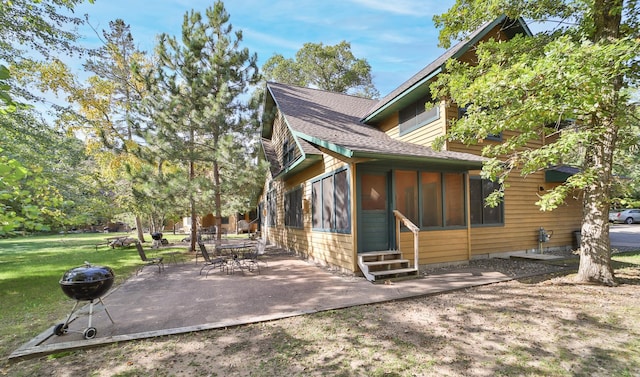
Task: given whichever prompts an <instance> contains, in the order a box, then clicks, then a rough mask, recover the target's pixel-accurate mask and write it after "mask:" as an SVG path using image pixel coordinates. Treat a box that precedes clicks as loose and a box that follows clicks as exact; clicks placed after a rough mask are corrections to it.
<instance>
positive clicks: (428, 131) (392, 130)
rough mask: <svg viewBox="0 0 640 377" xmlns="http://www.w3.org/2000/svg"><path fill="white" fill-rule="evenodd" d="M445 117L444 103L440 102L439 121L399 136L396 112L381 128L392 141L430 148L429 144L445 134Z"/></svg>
mask: <svg viewBox="0 0 640 377" xmlns="http://www.w3.org/2000/svg"><path fill="white" fill-rule="evenodd" d="M445 115H446V113H445V104H444V102H442V103H441V104H440V118H439V119H437V120H434V121H433V122H431V123H427V124H425V125H424V126H422V127H420V128H417V129H415V130H413V131H411V132H409V133H407V134H405V135H402V136H400V129H399V126H398V113H397V112H396V113H395V114H394V115H393V116H391V117H389V118H388V119H386V120H385V121H384V122H382V126H381V127H382V129H383V130H384V131H385V132H386V134H387V135H389V136H390V137H392V138H394V139H398V140H400V141H405V142H408V143H413V144H419V145H424V146H427V147H430V146H431V143H433V141H434V140H435V139H436V138H437V137H439V136H443V135H444V133H445V130H446V124H447V122H446V117H445ZM392 123H393V125H392Z"/></svg>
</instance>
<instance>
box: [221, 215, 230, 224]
mask: <svg viewBox="0 0 640 377" xmlns="http://www.w3.org/2000/svg"><path fill="white" fill-rule="evenodd" d="M220 223H221V224H227V225H228V224H229V216H222V217H221V218H220Z"/></svg>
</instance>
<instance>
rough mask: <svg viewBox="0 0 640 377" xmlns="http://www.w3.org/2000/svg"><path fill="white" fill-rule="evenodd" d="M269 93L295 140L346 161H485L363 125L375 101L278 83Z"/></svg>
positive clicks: (270, 88)
mask: <svg viewBox="0 0 640 377" xmlns="http://www.w3.org/2000/svg"><path fill="white" fill-rule="evenodd" d="M267 90H268V93H269V95H270V96H271V97H272V100H271V101H272V103H273V104H274V105H275V106H277V108H278V109H279V110H280V112H281V113H282V115H283V117H284V119H285V123H286V124H287V127H289V129H290V131H291V134H292V135H293V136H294V137H296V138H298V139H299V140H304V141H306V142H308V143H310V144H311V145H314V146H320V147H323V148H326V149H328V150H331V151H333V152H336V153H338V154H341V155H343V156H345V157H347V158H351V157H366V158H381V157H384V158H387V159H388V158H392V159H393V158H397V159H415V160H425V159H429V160H440V161H441V162H444V161H445V160H446V161H449V162H450V163H461V162H464V163H465V164H467V165H469V164H471V165H474V166H475V165H479V164H480V163H481V161H484V158H482V157H480V156H476V155H473V154H467V153H457V152H448V151H443V152H436V151H434V150H433V149H431V148H429V147H426V146H422V145H417V144H413V143H408V142H403V141H399V140H396V139H393V138H391V137H390V136H389V135H387V134H386V133H384V132H383V131H381V130H379V129H378V128H376V127H373V126H370V125H367V124H364V123H362V122H360V119H361V118H362V117H363V116H364V114H366V112H367V110H368V109H369V108H370V107H371V106H372V104H373V103H375V101H374V100H370V99H366V98H360V97H354V96H349V95H345V94H341V93H332V92H327V91H323V90H318V89H310V88H302V87H297V86H292V85H285V84H278V83H268V84H267ZM263 134H264V132H263Z"/></svg>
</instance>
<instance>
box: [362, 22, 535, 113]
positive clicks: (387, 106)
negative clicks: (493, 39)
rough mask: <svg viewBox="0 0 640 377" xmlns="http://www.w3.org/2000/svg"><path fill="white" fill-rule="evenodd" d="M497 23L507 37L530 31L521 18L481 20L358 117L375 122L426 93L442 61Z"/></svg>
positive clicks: (462, 51) (459, 53) (463, 50)
mask: <svg viewBox="0 0 640 377" xmlns="http://www.w3.org/2000/svg"><path fill="white" fill-rule="evenodd" d="M497 26H500V30H501V31H503V32H504V33H505V35H506V36H507V38H509V39H511V38H513V36H514V35H516V34H523V33H524V34H526V35H532V34H531V31H530V30H529V28H528V27H527V25H526V24H525V22H524V20H522V19H518V20H515V21H513V20H511V19H509V18H507V17H506V16H502V17H500V18H498V19H496V20H494V21H492V22H486V23H484V24H483V25H482V26H480V27H479V28H478V29H477V30H476V31H474V32H473V33H471V34H469V36H467V38H466V39H465V40H463V41H461V42H459V43H458V44H456V45H455V46H453V47H451V48H450V49H449V50H447V51H445V53H444V54H442V55H441V56H440V57H438V58H437V59H436V60H434V61H433V62H431V63H430V64H429V65H427V66H426V67H424V68H423V69H422V70H420V72H418V73H416V74H415V75H413V76H412V77H411V78H409V80H407V81H405V82H404V83H402V84H401V85H400V86H399V87H397V88H396V89H394V90H393V91H392V92H391V93H389V94H388V95H386V96H385V97H384V98H382V99H381V100H380V101H378V102H377V103H376V104H375V105H374V106H373V107H371V108H370V109H369V110H368V112H367V115H366V116H364V117H363V118H362V121H363V122H365V123H373V124H375V123H376V122H378V121H380V120H382V119H383V118H386V117H387V116H389V114H390V113H392V112H395V111H398V110H400V109H401V108H403V107H404V106H406V105H407V104H409V103H411V102H413V101H415V100H416V99H417V98H419V97H421V96H424V95H426V94H427V93H428V92H429V83H430V82H431V80H432V79H433V78H434V77H435V76H437V75H438V74H439V73H440V72H441V71H442V69H443V68H444V65H445V63H446V62H447V61H448V60H449V59H452V58H453V59H457V58H460V57H461V56H462V55H464V54H465V53H466V52H467V51H469V50H470V49H471V48H472V47H473V46H475V45H476V44H477V43H478V42H479V41H480V40H482V39H483V38H485V37H486V36H487V35H488V34H489V33H490V32H491V31H492V30H493V29H494V28H496V27H497Z"/></svg>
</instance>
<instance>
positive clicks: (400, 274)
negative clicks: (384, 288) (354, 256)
mask: <svg viewBox="0 0 640 377" xmlns="http://www.w3.org/2000/svg"><path fill="white" fill-rule="evenodd" d="M358 266H359V267H360V270H361V271H362V274H363V275H364V277H365V278H366V279H367V280H369V281H371V282H373V283H375V282H380V281H385V280H396V279H406V278H416V277H418V269H417V268H414V267H410V265H409V260H408V259H403V258H402V253H400V252H398V251H394V250H388V251H373V252H367V253H360V254H358Z"/></svg>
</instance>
